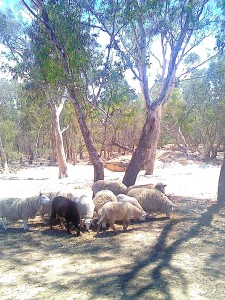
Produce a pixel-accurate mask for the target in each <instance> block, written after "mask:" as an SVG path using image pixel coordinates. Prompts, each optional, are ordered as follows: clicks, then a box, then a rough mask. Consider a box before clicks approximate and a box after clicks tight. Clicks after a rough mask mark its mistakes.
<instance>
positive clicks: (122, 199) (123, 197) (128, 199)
mask: <svg viewBox="0 0 225 300" xmlns="http://www.w3.org/2000/svg"><path fill="white" fill-rule="evenodd" d="M116 197H117V201H118V202H129V203H131V204H133V205H134V206H136V207H137V208H139V209H140V210H142V211H144V210H143V208H142V206H141V205H140V203H139V202H138V201H137V199H136V198H134V197H130V196H128V195H124V194H119V195H117V196H116Z"/></svg>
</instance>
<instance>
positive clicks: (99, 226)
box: [97, 219, 102, 234]
mask: <svg viewBox="0 0 225 300" xmlns="http://www.w3.org/2000/svg"><path fill="white" fill-rule="evenodd" d="M100 220H101V219H100ZM100 220H99V221H98V222H97V224H98V227H97V234H99V231H100V228H101V225H102V222H101V221H100Z"/></svg>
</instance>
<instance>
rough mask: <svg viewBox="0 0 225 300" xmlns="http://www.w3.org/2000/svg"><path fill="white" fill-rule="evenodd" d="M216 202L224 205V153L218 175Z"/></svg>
mask: <svg viewBox="0 0 225 300" xmlns="http://www.w3.org/2000/svg"><path fill="white" fill-rule="evenodd" d="M217 203H218V204H219V205H222V206H225V153H224V157H223V163H222V167H221V170H220V177H219V183H218V193H217Z"/></svg>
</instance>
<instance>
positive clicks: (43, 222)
mask: <svg viewBox="0 0 225 300" xmlns="http://www.w3.org/2000/svg"><path fill="white" fill-rule="evenodd" d="M41 222H42V224H44V225H45V224H46V221H45V218H44V215H41Z"/></svg>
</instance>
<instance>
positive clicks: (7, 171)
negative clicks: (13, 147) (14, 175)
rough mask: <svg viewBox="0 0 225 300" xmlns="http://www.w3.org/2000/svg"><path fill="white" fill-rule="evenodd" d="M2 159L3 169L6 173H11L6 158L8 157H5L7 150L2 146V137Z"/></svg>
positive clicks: (0, 153)
mask: <svg viewBox="0 0 225 300" xmlns="http://www.w3.org/2000/svg"><path fill="white" fill-rule="evenodd" d="M0 157H1V160H2V167H3V170H4V172H5V173H9V167H8V163H7V158H6V155H5V150H4V148H3V145H2V139H1V137H0Z"/></svg>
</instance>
